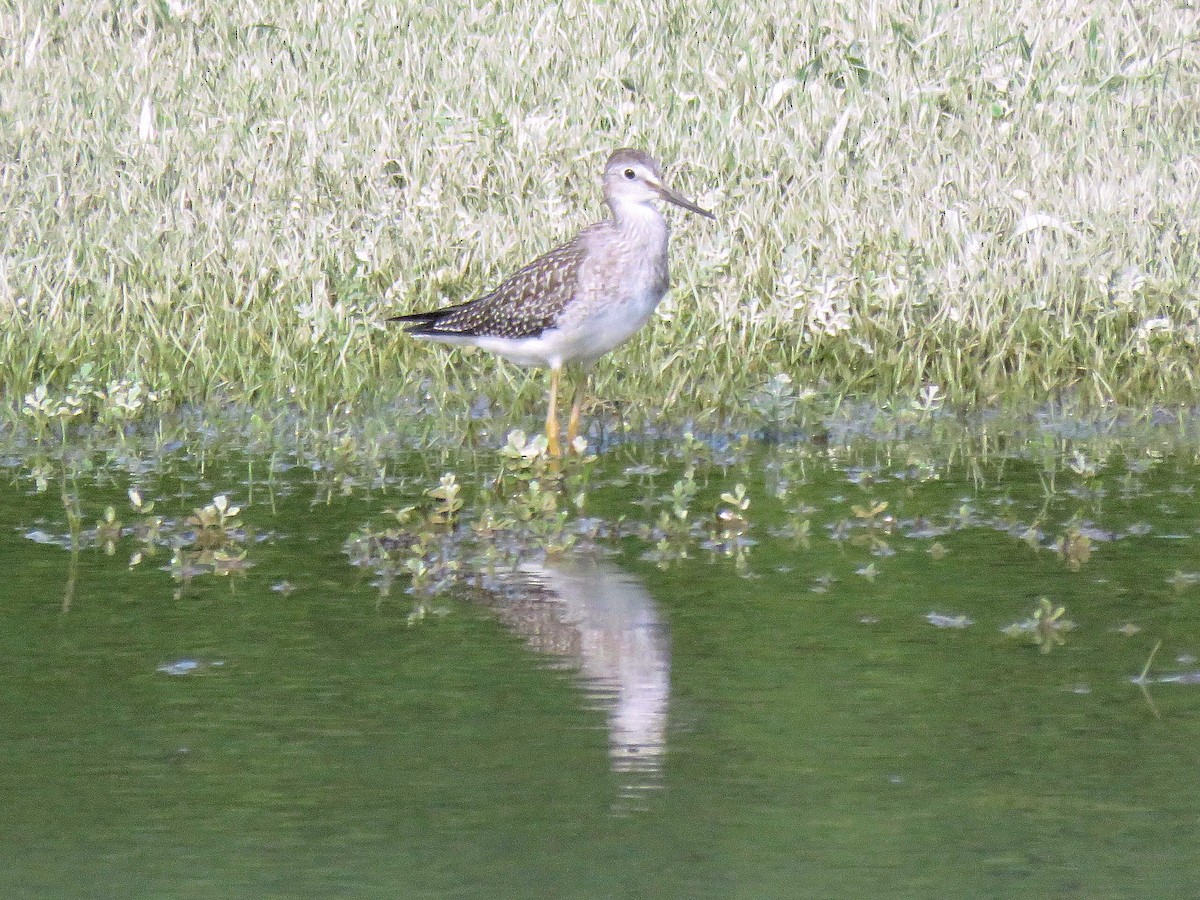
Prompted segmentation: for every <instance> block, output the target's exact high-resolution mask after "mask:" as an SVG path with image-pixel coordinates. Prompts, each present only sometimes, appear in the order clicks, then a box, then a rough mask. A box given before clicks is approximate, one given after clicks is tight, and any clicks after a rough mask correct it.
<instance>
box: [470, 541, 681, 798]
mask: <svg viewBox="0 0 1200 900" xmlns="http://www.w3.org/2000/svg"><path fill="white" fill-rule="evenodd" d="M493 609H494V610H495V612H496V614H497V616H498V617H499V618H500V620H501V621H502V622H503V623H504V624H505V625H506V626H507V627H508V628H510V629H512V630H513V631H514V632H516V633H517V634H519V635H521V636H522V637H524V638H525V640H526V641H527V643H528V644H529V646H530V647H532V648H533V649H535V650H537V651H538V652H540V653H546V654H550V655H552V656H555V657H557V658H559V659H560V660H562V661H563V662H564V663H566V664H567V665H569V666H571V667H572V668H575V669H576V670H577V671H578V672H579V675H580V676H581V681H582V686H583V689H584V691H585V693H586V694H587V696H588V698H589V699H591V700H592V701H593V702H594V704H595V708H597V709H599V710H601V711H603V712H605V713H606V714H607V716H608V742H609V744H608V745H609V759H610V761H611V764H612V769H613V772H614V773H615V774H616V775H617V776H618V778H619V779H620V782H621V802H619V803H618V804H617V808H616V811H617V812H632V811H635V810H638V809H644V808H645V804H646V796H647V794H648V793H649V792H651V791H654V790H656V789H658V788H661V787H662V767H663V756H664V753H665V751H666V736H667V707H668V703H669V700H670V690H671V685H670V674H671V651H670V638H669V634H668V630H667V626H666V624H665V623H664V622H663V621H662V619H661V617H660V616H659V611H658V607H657V605H656V604H655V602H654V600H653V599H652V598H651V597H650V594H649V592H647V590H646V588H645V587H644V586H643V585H642V583H641V582H640V581H639V580H638V579H636V578H634V577H633V576H632V575H630V574H628V573H626V572H623V571H621V570H620V569H618V568H616V567H615V566H612V565H610V564H609V563H606V562H603V561H600V560H596V559H592V558H589V557H586V556H584V557H574V558H567V559H560V560H555V561H553V562H546V563H543V564H539V565H525V566H522V568H521V570H520V577H519V578H518V579H517V581H516V583H515V585H514V589H513V590H512V591H511V592H506V595H505V596H504V597H503V599H497V600H496V602H494V603H493Z"/></svg>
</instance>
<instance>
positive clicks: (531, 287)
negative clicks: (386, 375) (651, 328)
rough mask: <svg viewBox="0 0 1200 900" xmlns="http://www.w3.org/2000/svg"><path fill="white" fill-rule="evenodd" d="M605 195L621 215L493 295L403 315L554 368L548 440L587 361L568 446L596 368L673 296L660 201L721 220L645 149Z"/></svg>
mask: <svg viewBox="0 0 1200 900" xmlns="http://www.w3.org/2000/svg"><path fill="white" fill-rule="evenodd" d="M604 199H605V201H606V202H607V203H608V207H609V209H610V210H611V212H612V217H611V218H609V219H605V220H604V221H603V222H597V223H596V224H595V225H591V226H589V227H587V228H585V229H583V231H581V232H579V234H578V235H576V236H575V238H574V239H573V240H571V241H569V242H568V243H566V244H563V245H562V246H561V247H558V248H556V249H554V250H551V251H550V252H549V253H547V254H545V255H544V256H539V257H538V258H537V259H535V260H534V261H533V262H531V263H529V264H528V265H525V266H523V267H522V268H520V269H518V270H517V271H516V272H514V273H513V274H512V275H510V276H509V277H508V278H506V279H505V280H504V281H503V282H502V283H501V284H500V286H499V287H497V288H496V289H495V290H493V291H491V292H490V293H487V294H484V295H483V296H482V297H478V298H476V299H474V300H471V301H468V302H467V303H462V304H459V305H457V306H448V307H446V308H444V309H438V310H433V311H431V312H423V313H412V314H410V315H404V316H396V317H394V318H392V319H390V320H389V321H392V322H404V323H405V324H406V325H407V326H408V327H407V331H408V333H409V334H411V335H412V336H413V337H417V338H422V339H425V340H432V341H441V342H443V343H446V344H469V345H472V346H475V347H479V348H481V349H483V350H487V351H489V352H491V353H495V354H497V355H498V356H501V357H503V358H504V359H507V360H510V361H511V362H514V363H517V364H518V365H521V366H542V367H546V368H549V369H550V399H549V404H548V409H547V411H546V441H547V444H548V447H547V449H548V451H549V452H550V453H551V455H553V456H559V455H561V452H562V451H561V447H560V445H559V440H558V410H557V404H558V382H559V376H560V373H561V371H562V368H563V366H565V365H568V364H570V363H579V364H580V366H581V367H583V368H584V370H585V373H584V375H583V376H581V377H580V379H579V382H578V384H577V385H576V389H575V396H574V399H573V401H572V403H571V416H570V419H569V420H568V424H567V444H568V446H570V445H571V444H572V443H573V442H574V440H575V437H576V435H577V434H578V433H579V414H580V406H581V405H582V402H583V390H584V383H585V381H586V370H587V369H588V368H589V367H590V366H591V364H592V363H593V362H595V361H596V360H597V359H598V358H599V357H601V356H603V355H604V354H605V353H607V352H608V351H609V350H612V349H613V348H614V347H616V346H617V345H618V344H620V343H622V342H624V341H626V340H628V339H629V337H631V336H632V335H633V333H634V332H635V331H637V330H638V329H639V328H641V327H642V326H643V325H645V324H646V322H647V321H648V320H649V319H650V316H651V315H652V314H653V313H654V309H655V307H657V306H658V303H659V301H660V300H662V298H663V296H664V295H665V294H666V292H667V287H668V285H669V273H668V265H667V241H668V238H669V237H670V233H671V229H670V226H668V225H667V221H666V219H664V218H663V215H662V213H661V212H660V211H659V209H658V207H657V206H656V205H655V201H657V200H666V201H667V202H668V203H673V204H675V205H676V206H680V207H682V208H684V209H687V210H691V211H692V212H694V213H698V214H699V215H702V216H704V217H706V218H709V219H712V218H714V216H713V214H712V213H710V212H709V211H708V210H705V209H701V208H700V207H699V206H697V205H696V204H695V203H693V202H691V201H690V200H688V199H686V198H684V197H681V196H680V195H679V194H677V193H675V192H674V191H672V190H670V189H669V188H668V187H667V186H666V185H665V184H663V176H662V169H661V168H659V165H658V163H657V162H655V161H654V159H652V158H651V157H650V156H648V155H647V154H645V153H643V152H642V151H640V150H629V149H625V150H617V151H616V152H615V153H613V154H612V155H611V156H610V157H609V158H608V162H607V163H605V165H604Z"/></svg>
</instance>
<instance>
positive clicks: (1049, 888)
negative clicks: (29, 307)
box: [0, 438, 1200, 898]
mask: <svg viewBox="0 0 1200 900" xmlns="http://www.w3.org/2000/svg"><path fill="white" fill-rule="evenodd" d="M989 447H990V448H991V449H989V450H988V452H986V453H962V452H960V451H938V450H933V449H927V450H922V449H920V448H918V447H916V446H914V445H912V444H908V443H899V442H891V443H881V442H875V441H870V440H858V441H854V442H852V443H847V444H845V445H843V446H813V445H812V444H810V443H802V442H794V443H790V444H789V443H784V444H779V445H776V446H772V447H764V446H761V445H756V444H753V443H750V444H741V445H739V444H737V443H736V442H735V443H731V444H721V445H719V446H718V445H717V444H708V445H704V446H692V447H691V448H690V449H681V447H680V446H678V445H676V446H672V447H666V448H662V449H661V450H660V451H654V450H651V449H647V448H642V449H636V448H615V449H612V450H609V451H608V452H606V453H605V454H604V455H603V456H602V457H601V459H600V460H598V461H597V462H595V463H594V464H592V465H591V467H590V468H588V469H587V473H586V478H584V479H583V480H582V481H577V482H572V483H571V484H570V485H561V486H559V487H558V488H554V487H552V486H549V482H547V481H546V479H545V478H543V479H541V481H542V487H543V488H544V489H545V490H547V491H550V492H551V493H554V494H555V496H556V497H558V498H559V500H558V506H557V507H556V509H557V510H558V511H559V512H561V513H562V517H561V518H560V519H557V520H555V523H556V524H552V525H547V524H545V523H546V522H548V521H549V519H545V520H544V521H543V520H541V519H538V518H537V517H536V516H534V517H533V518H532V519H531V520H529V521H523V520H519V519H520V517H519V516H517V517H516V519H517V520H519V521H515V523H514V524H512V525H511V527H506V528H502V529H498V530H497V531H496V532H494V533H493V532H487V533H486V534H485V535H484V536H483V537H479V536H478V534H476V535H475V536H472V535H470V534H469V533H468V531H469V525H470V523H472V522H474V523H478V521H479V520H480V516H481V507H480V505H479V503H478V502H477V501H476V500H475V499H473V497H472V496H471V491H472V489H473V487H474V485H475V484H477V483H479V482H480V481H481V480H486V479H488V478H489V477H491V475H492V474H493V473H494V471H495V470H496V467H497V463H496V462H495V459H494V458H493V457H487V456H486V455H485V456H484V457H483V458H482V459H481V458H480V457H472V458H470V459H466V458H464V459H461V460H455V459H453V458H449V459H437V460H433V461H431V460H429V459H427V458H421V457H416V456H413V457H411V458H406V459H399V460H395V461H393V463H392V465H391V468H390V469H389V470H388V471H386V472H384V471H375V472H370V471H353V469H352V467H350V468H347V469H346V470H344V471H341V470H337V471H335V469H334V468H331V467H329V466H317V467H313V466H309V465H305V466H298V467H296V468H289V466H288V465H286V464H281V463H280V461H279V459H275V460H274V461H273V462H272V461H269V460H266V459H247V458H244V457H232V456H231V457H224V458H220V457H217V458H214V457H213V456H212V455H211V454H209V455H208V456H206V458H204V460H203V462H201V460H200V459H199V458H198V456H197V455H196V454H192V453H189V452H187V451H186V450H180V451H178V452H177V453H176V454H175V455H174V456H170V455H168V456H167V457H163V458H157V459H154V460H152V461H149V462H147V461H146V460H138V459H137V458H136V455H134V457H130V456H122V455H120V454H110V455H109V456H107V457H106V458H105V459H102V460H97V461H95V462H94V464H89V465H87V466H82V465H81V464H80V461H79V460H78V459H75V460H74V462H72V463H70V464H69V465H68V467H69V468H71V469H72V471H71V472H70V473H69V474H70V476H71V477H68V478H63V477H62V476H63V474H64V471H63V470H62V463H61V462H53V463H47V462H46V461H45V460H42V461H41V462H39V463H38V464H37V465H35V464H33V463H32V462H28V461H24V460H21V459H18V458H15V457H14V458H9V459H8V460H7V461H6V470H5V471H6V472H7V473H8V475H7V483H8V485H9V487H8V488H7V489H6V490H5V491H4V492H3V494H2V495H0V585H3V587H0V615H2V616H3V619H4V621H3V625H2V627H0V670H2V671H3V676H4V677H3V685H4V690H3V691H2V692H0V721H2V722H3V723H4V724H3V728H2V729H0V758H2V762H3V768H2V771H3V773H4V774H3V789H2V797H0V801H2V803H3V808H4V809H5V813H6V814H5V816H4V817H3V820H2V821H3V824H2V825H0V839H2V840H3V845H4V847H5V852H4V853H3V854H0V884H2V885H3V886H4V891H3V893H4V894H5V895H6V896H22V897H40V896H70V897H89V896H96V897H102V896H103V897H110V896H130V897H162V896H188V897H231V896H246V897H269V896H279V897H308V896H311V897H329V896H346V897H375V896H389V897H395V896H404V897H410V896H439V897H440V896H512V897H530V896H557V897H596V896H667V897H670V896H681V897H683V896H686V897H703V896H713V897H725V896H738V897H769V896H777V897H796V896H811V897H865V896H912V897H935V896H936V897H941V896H1005V897H1007V896H1014V897H1019V896H1029V897H1035V896H1036V897H1046V896H1055V897H1089V898H1092V897H1123V896H1132V895H1138V896H1155V897H1173V896H1179V897H1187V896H1194V895H1195V885H1196V884H1197V883H1200V856H1198V855H1197V853H1196V852H1195V844H1196V839H1197V837H1198V834H1197V808H1198V807H1200V788H1197V786H1196V779H1195V772H1196V770H1197V765H1198V764H1200V694H1198V693H1197V691H1200V686H1197V685H1195V684H1192V683H1190V682H1194V681H1200V676H1198V675H1197V674H1196V673H1197V672H1200V662H1197V661H1196V658H1195V657H1196V656H1197V655H1200V609H1198V605H1200V576H1198V575H1197V574H1196V573H1198V572H1200V547H1198V541H1200V533H1198V529H1200V503H1198V502H1197V498H1196V496H1195V493H1194V490H1193V487H1194V484H1195V482H1196V480H1197V473H1198V468H1197V462H1196V458H1195V455H1194V454H1193V453H1190V452H1187V451H1183V450H1178V449H1175V450H1169V451H1167V450H1163V451H1156V450H1153V449H1150V450H1147V449H1146V448H1145V447H1144V446H1143V447H1140V448H1139V449H1136V450H1135V449H1132V448H1122V447H1121V446H1120V445H1119V443H1113V442H1112V441H1108V442H1106V443H1105V444H1104V446H1103V447H1102V448H1100V447H1098V446H1096V445H1093V444H1089V443H1088V442H1087V441H1083V442H1081V443H1078V444H1066V443H1063V442H1061V441H1057V440H1042V441H1041V442H1038V441H1033V442H1031V441H1030V440H1028V439H1024V438H1023V439H1021V440H1015V439H1014V440H1013V441H1012V442H1011V443H1009V442H1005V441H1003V440H999V441H994V442H992V443H990V444H989ZM997 448H1001V449H997ZM693 457H694V458H693ZM131 460H132V461H131ZM38 465H40V466H42V467H43V468H42V469H41V470H38ZM689 466H694V476H693V478H692V482H694V494H693V495H690V496H689V495H688V489H687V488H686V485H685V489H684V496H685V498H686V500H685V502H683V504H682V505H683V506H684V507H685V508H686V510H687V515H686V517H681V516H679V515H678V514H677V513H676V512H675V511H674V507H673V501H671V500H668V499H664V498H666V497H667V496H668V495H671V494H672V491H673V489H675V490H676V494H675V496H676V498H678V497H679V496H680V494H679V493H678V490H677V489H676V487H675V486H676V484H677V483H680V482H685V481H686V480H687V479H686V477H685V476H686V473H687V470H688V467H689ZM314 468H316V469H317V470H318V471H314V470H313V469H314ZM447 471H453V472H456V473H457V474H458V483H460V484H461V485H462V486H463V488H464V494H465V495H468V496H467V500H466V502H465V504H464V506H463V508H462V509H461V510H460V511H459V512H458V513H457V514H456V518H457V521H458V526H457V527H455V526H454V525H453V524H451V525H447V526H446V527H445V528H440V530H439V529H437V528H435V530H437V531H438V533H437V535H436V536H435V539H434V540H433V541H432V543H429V545H428V548H427V549H429V553H428V554H427V555H426V556H425V561H426V563H427V564H428V566H427V568H428V570H429V571H428V572H427V575H426V576H422V577H424V579H425V580H424V581H421V582H419V583H418V585H417V588H416V589H412V588H411V585H412V584H413V582H412V581H411V579H410V572H411V570H410V569H407V568H405V566H406V565H407V562H406V560H409V559H413V558H414V553H413V552H412V551H411V550H410V544H411V543H412V540H413V539H414V538H413V536H412V534H411V533H409V531H414V530H415V529H412V528H410V529H409V531H406V530H405V527H400V526H398V525H396V517H395V516H394V515H392V514H391V513H389V512H387V511H388V510H395V509H397V508H400V507H403V506H405V505H407V504H416V505H417V506H418V508H419V510H427V509H428V508H429V507H430V505H431V504H433V503H434V501H433V500H431V499H430V498H426V497H423V494H424V492H425V491H426V490H428V489H431V488H434V487H436V485H437V484H438V476H439V475H440V474H442V473H443V472H447ZM39 473H40V474H41V476H42V477H43V478H44V483H43V485H41V486H42V487H43V488H44V490H42V491H40V492H39V490H38V487H39V485H38V483H37V480H38V479H37V476H38V474H39ZM581 484H582V485H584V487H582V488H581V487H580V485H581ZM738 484H741V485H743V487H744V493H743V494H739V493H738V491H737V485H738ZM130 487H137V488H139V489H140V492H141V494H142V497H143V504H144V503H145V502H149V501H153V502H154V503H155V504H156V505H155V508H154V509H153V510H152V511H147V510H146V509H145V507H144V505H143V509H142V511H141V512H138V511H135V510H134V509H132V508H131V506H130V502H129V500H128V499H127V496H126V491H127V490H128V489H129V488H130ZM527 487H528V484H527V482H520V481H518V482H517V484H516V486H514V487H510V488H505V489H504V491H507V493H505V492H504V491H501V492H498V493H497V494H496V495H495V496H496V497H499V498H500V499H502V500H504V501H505V502H508V500H509V499H511V498H512V497H513V496H515V495H516V494H518V493H519V492H520V491H525V490H527ZM584 489H586V497H587V499H586V505H585V507H584V509H583V510H582V511H581V510H579V509H578V508H577V507H575V506H574V505H572V503H571V502H569V500H568V496H569V493H570V494H572V495H573V494H574V493H577V492H581V491H584ZM723 494H724V495H726V499H722V495H723ZM217 495H225V496H227V498H228V502H227V503H225V505H224V513H225V514H227V516H228V520H227V521H226V522H225V523H222V524H219V525H218V526H212V523H211V521H210V523H209V525H205V524H204V516H203V515H197V518H196V519H195V520H194V521H192V522H188V521H187V519H188V517H189V516H192V515H194V513H193V511H194V510H203V508H204V507H205V506H207V505H210V504H212V503H213V498H214V497H215V496H217ZM743 497H744V498H748V500H749V503H748V504H747V505H745V507H744V508H743V499H742V498H743ZM506 498H507V499H506ZM64 500H65V504H64ZM532 502H533V501H525V500H523V501H521V503H522V504H524V505H523V506H522V505H520V504H518V505H516V506H509V507H504V509H508V510H510V511H511V510H513V509H524V510H525V511H526V512H528V509H529V508H531V504H532ZM539 502H540V501H539ZM76 503H77V504H78V509H79V514H80V518H79V523H80V524H79V529H78V533H77V534H76V535H75V537H74V539H73V538H72V535H71V525H70V517H69V516H68V512H70V511H71V510H72V509H74V504H76ZM884 504H886V505H884ZM109 505H112V506H113V509H114V519H115V520H120V521H119V522H113V523H109V525H108V527H107V529H106V527H105V525H104V519H105V509H106V507H107V506H109ZM234 506H237V507H240V510H238V511H237V512H236V513H231V512H230V511H231V510H232V508H233V507H234ZM212 509H214V510H216V512H220V510H217V509H216V507H215V506H214V507H212ZM501 511H503V510H501ZM663 512H666V513H667V515H666V521H667V522H668V523H671V521H672V520H675V522H685V525H683V526H682V527H681V526H679V525H677V524H668V525H667V526H666V531H664V532H662V533H660V532H656V531H655V528H656V526H657V525H659V524H660V523H661V521H662V520H660V514H662V513H663ZM211 515H212V514H210V515H209V519H210V520H211ZM155 519H161V521H159V522H158V523H157V529H156V530H155V529H151V528H150V526H151V524H153V522H154V520H155ZM539 522H542V524H541V525H539V524H538V523H539ZM531 523H532V524H531ZM427 524H428V523H427ZM389 525H391V526H396V528H395V530H394V531H393V533H391V534H390V536H389V535H388V534H385V532H386V530H387V528H388V526H389ZM431 527H432V526H431ZM206 529H208V530H207V531H206ZM217 532H219V533H220V537H213V535H215V534H217ZM204 534H208V535H209V538H205V537H203V535H204ZM563 535H567V536H568V537H569V540H565V541H562V542H565V543H571V542H572V541H573V544H572V546H570V547H569V548H568V549H566V550H565V551H563V552H561V553H557V554H555V553H551V554H546V553H543V552H542V550H543V548H544V547H545V546H547V545H554V544H556V542H559V541H560V540H561V539H562V538H563ZM209 539H211V541H213V542H216V543H219V544H220V546H219V548H218V552H219V553H220V554H223V555H221V556H216V557H214V556H213V555H212V553H211V552H210V553H209V555H208V556H205V555H203V551H204V547H203V546H202V545H203V544H204V543H205V541H206V540H209ZM106 544H111V550H112V552H111V555H109V553H108V552H106V551H107V549H108V548H107V547H106ZM214 546H215V544H214ZM72 547H74V548H75V552H72ZM496 548H502V549H503V552H502V553H501V552H499V551H497V552H496V553H492V551H493V550H495V549H496ZM208 549H209V550H210V551H211V550H212V547H209V548H208ZM418 555H419V554H418ZM514 560H515V561H516V564H515V567H514V565H513V563H514ZM131 562H132V563H134V564H133V565H132V566H131ZM455 565H457V566H458V568H457V569H455V568H454V566H455ZM1043 598H1045V600H1046V603H1044V604H1043V603H1042V599H1043ZM1060 609H1061V610H1062V611H1061V612H1059V610H1060ZM1071 625H1073V626H1074V627H1070V626H1071ZM1006 629H1007V633H1006V631H1005V630H1006ZM1160 642H1161V643H1160ZM1156 646H1157V647H1158V649H1157V652H1154V651H1155V647H1156ZM1152 653H1153V657H1152ZM1151 657H1152V658H1151ZM1148 661H1149V663H1150V664H1149V666H1148V667H1147V662H1148Z"/></svg>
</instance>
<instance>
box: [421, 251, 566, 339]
mask: <svg viewBox="0 0 1200 900" xmlns="http://www.w3.org/2000/svg"><path fill="white" fill-rule="evenodd" d="M583 244H584V242H583V235H580V236H579V237H577V238H575V240H573V241H571V242H570V243H568V244H564V245H563V246H561V247H557V248H555V249H554V250H551V251H550V252H549V253H546V254H544V255H542V256H539V257H538V258H537V259H535V260H534V261H533V262H531V263H529V264H528V265H526V266H523V267H522V268H520V269H518V270H517V271H516V272H514V273H513V274H512V275H510V276H509V277H508V278H506V279H505V280H504V281H503V282H502V283H501V284H500V286H499V287H497V288H496V289H495V290H493V291H491V292H490V293H487V294H484V295H483V296H482V297H477V298H476V299H474V300H470V301H468V302H467V303H462V304H459V305H458V306H448V307H446V308H445V309H440V310H434V311H433V312H429V313H418V314H417V315H415V316H411V317H406V318H407V320H408V321H411V322H413V325H412V326H411V327H410V328H409V331H410V332H411V333H412V334H414V335H428V336H433V337H436V336H438V335H446V336H449V335H461V336H463V337H480V336H484V335H487V336H493V337H503V338H523V337H529V336H532V335H537V334H540V333H541V332H543V331H544V330H546V329H547V328H550V327H551V326H553V325H554V324H555V322H556V321H557V320H558V316H559V314H560V313H561V312H562V311H563V309H564V308H565V307H566V306H567V305H568V304H570V302H571V298H572V297H573V296H574V295H575V287H576V284H577V283H578V279H579V269H580V266H581V264H582V263H583V260H584V257H585V256H586V249H585V248H584V246H583ZM404 320H405V319H401V321H404Z"/></svg>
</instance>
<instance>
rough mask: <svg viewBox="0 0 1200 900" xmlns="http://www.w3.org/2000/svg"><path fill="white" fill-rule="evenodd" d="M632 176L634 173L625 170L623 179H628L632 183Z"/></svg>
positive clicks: (630, 170) (631, 170)
mask: <svg viewBox="0 0 1200 900" xmlns="http://www.w3.org/2000/svg"><path fill="white" fill-rule="evenodd" d="M634 175H635V173H634V171H633V169H626V170H625V177H626V178H628V179H629V180H630V181H633V179H634Z"/></svg>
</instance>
